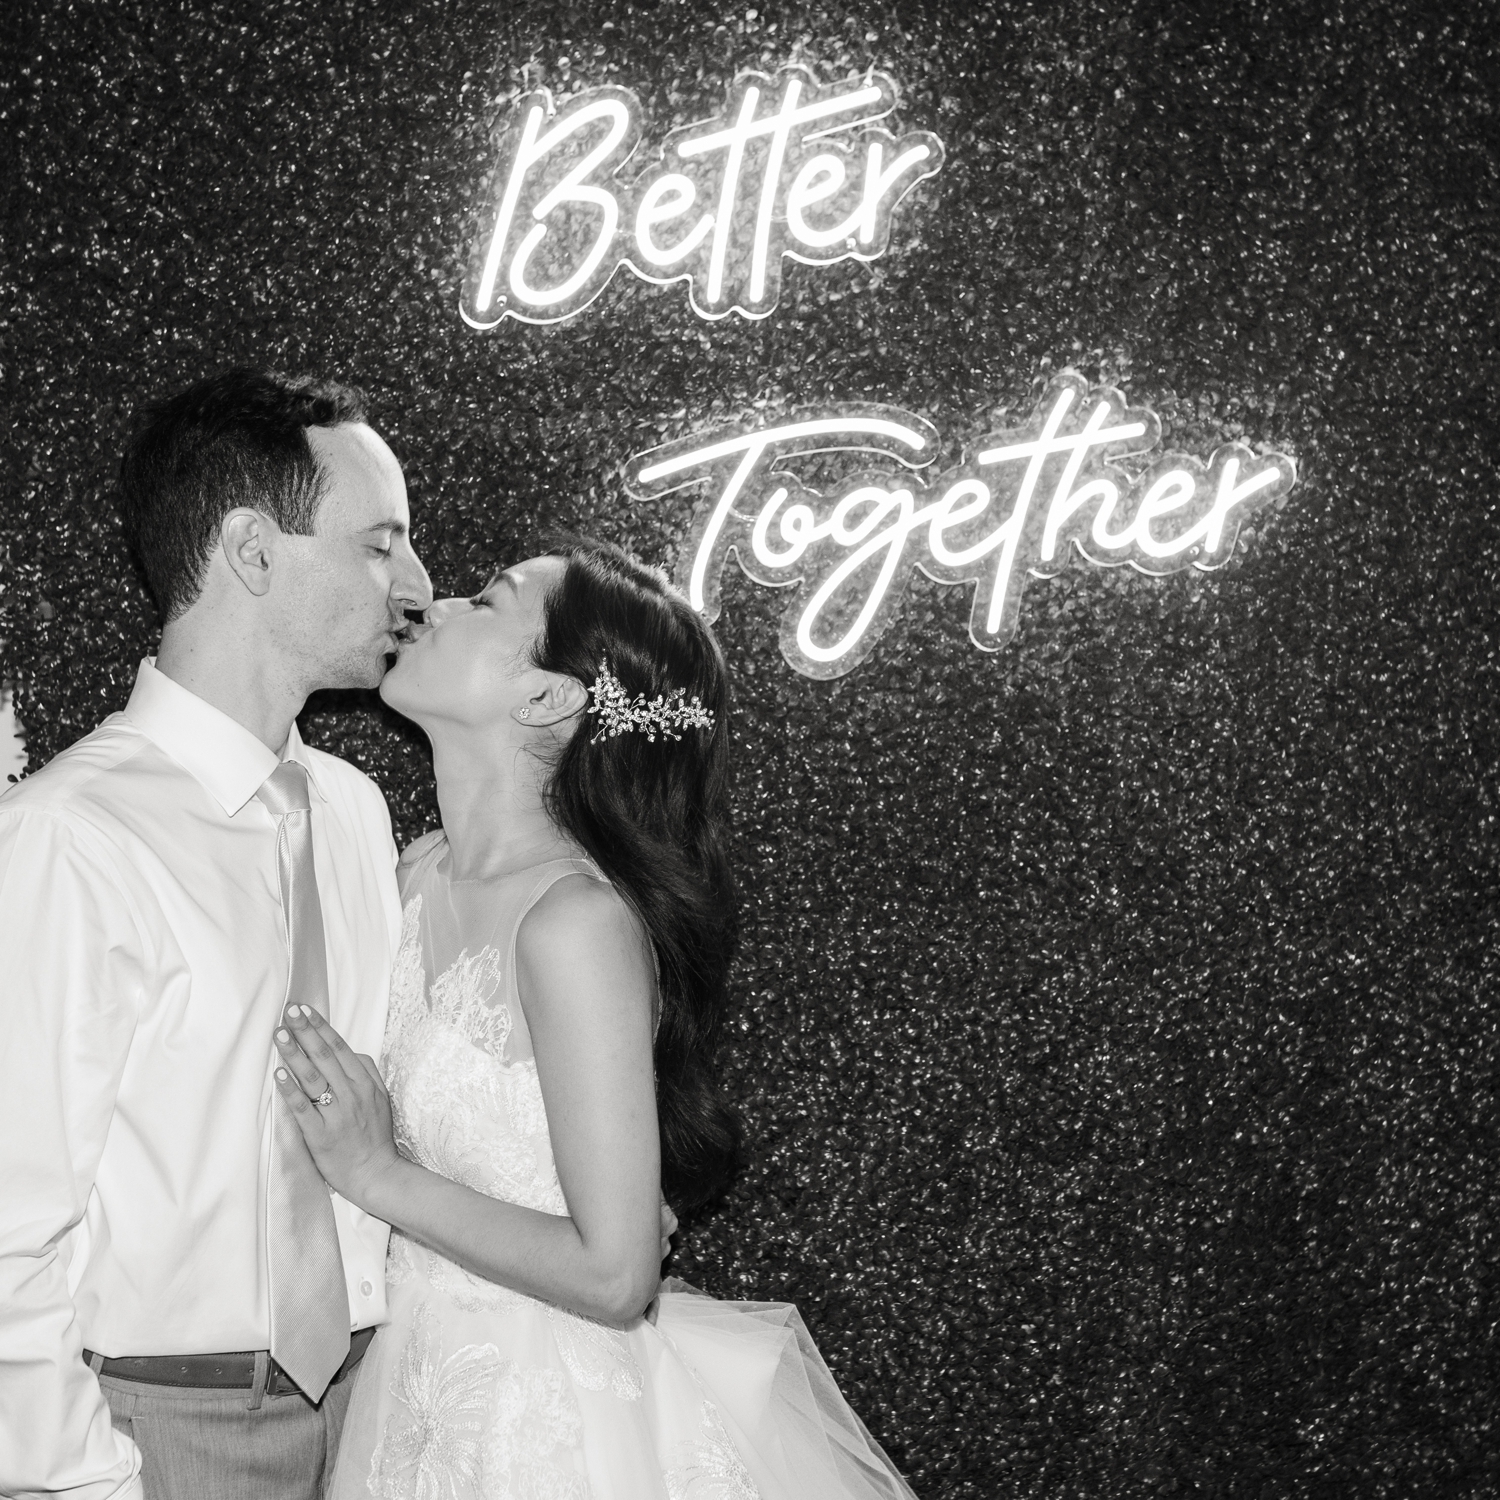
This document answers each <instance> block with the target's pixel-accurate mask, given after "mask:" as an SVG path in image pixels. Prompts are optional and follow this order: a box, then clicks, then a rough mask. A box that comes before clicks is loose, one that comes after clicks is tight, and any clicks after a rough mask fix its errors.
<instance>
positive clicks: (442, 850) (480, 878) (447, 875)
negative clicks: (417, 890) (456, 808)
mask: <svg viewBox="0 0 1500 1500" xmlns="http://www.w3.org/2000/svg"><path fill="white" fill-rule="evenodd" d="M451 854H452V845H451V844H449V842H448V838H447V835H446V834H445V835H444V836H443V838H442V841H441V843H440V844H439V846H438V850H437V857H436V858H435V859H434V860H433V862H432V868H433V871H434V872H435V873H436V874H437V875H439V876H441V877H442V880H443V883H444V884H445V885H449V886H460V887H463V886H485V885H499V884H500V882H501V881H504V880H513V879H514V878H515V877H516V876H517V875H525V874H526V873H527V872H528V871H531V870H545V869H546V868H547V866H548V865H578V864H583V865H587V866H588V867H589V869H591V870H594V871H596V872H597V871H598V866H597V865H596V864H595V863H594V861H593V860H591V859H590V858H589V857H588V855H587V854H585V853H584V852H583V851H582V850H579V852H578V853H577V854H559V855H556V856H554V857H553V858H552V859H539V860H536V861H535V862H534V863H531V864H524V865H514V866H512V867H511V868H510V869H508V870H501V871H500V872H499V873H498V874H495V875H470V876H466V877H464V878H462V879H460V878H459V877H457V876H455V875H453V874H452V873H451V871H452V860H451ZM445 865H446V866H447V867H448V868H447V869H445V868H444V866H445ZM601 878H602V877H601Z"/></svg>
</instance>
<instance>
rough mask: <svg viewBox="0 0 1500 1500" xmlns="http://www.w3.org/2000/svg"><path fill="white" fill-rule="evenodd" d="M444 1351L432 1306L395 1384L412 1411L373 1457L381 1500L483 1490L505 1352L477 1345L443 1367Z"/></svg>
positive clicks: (390, 1428)
mask: <svg viewBox="0 0 1500 1500" xmlns="http://www.w3.org/2000/svg"><path fill="white" fill-rule="evenodd" d="M436 1344H437V1338H436V1335H435V1330H434V1328H433V1319H432V1314H431V1312H430V1311H429V1310H428V1309H427V1307H426V1305H425V1304H424V1305H423V1306H421V1307H419V1308H418V1309H417V1314H416V1317H415V1319H414V1320H413V1323H412V1331H411V1337H410V1338H408V1339H407V1342H406V1348H405V1349H404V1350H403V1351H402V1354H401V1363H400V1364H399V1365H397V1367H396V1375H395V1378H394V1380H393V1381H392V1382H391V1394H392V1395H393V1396H394V1397H395V1398H396V1399H397V1400H398V1401H399V1402H400V1403H401V1405H402V1406H403V1407H404V1408H405V1410H404V1411H396V1412H393V1413H392V1414H391V1415H390V1416H389V1417H387V1418H386V1423H385V1431H384V1432H383V1433H382V1434H381V1437H380V1441H379V1442H378V1443H377V1444H376V1445H375V1452H374V1453H373V1454H372V1455H371V1457H370V1480H369V1488H370V1493H371V1494H372V1495H375V1496H379V1497H381V1500H462V1497H463V1496H465V1495H471V1494H473V1492H474V1487H475V1486H476V1485H477V1484H478V1482H479V1475H480V1464H481V1460H482V1455H483V1450H484V1441H485V1438H486V1436H487V1434H486V1431H485V1428H486V1425H487V1423H486V1413H487V1411H488V1408H489V1404H490V1399H489V1398H490V1391H491V1389H492V1388H493V1386H494V1383H495V1377H496V1376H497V1375H498V1374H499V1371H500V1366H501V1363H502V1361H501V1358H500V1351H499V1350H498V1349H496V1348H495V1346H494V1345H493V1344H470V1345H468V1346H467V1347H465V1348H463V1349H459V1350H458V1351H456V1352H455V1353H453V1354H450V1355H449V1356H448V1358H447V1359H445V1360H442V1361H441V1362H439V1360H438V1356H437V1352H436V1349H435V1346H436Z"/></svg>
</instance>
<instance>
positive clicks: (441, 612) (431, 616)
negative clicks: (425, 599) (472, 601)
mask: <svg viewBox="0 0 1500 1500" xmlns="http://www.w3.org/2000/svg"><path fill="white" fill-rule="evenodd" d="M467 604H468V600H467V599H434V600H433V602H432V603H431V604H429V605H428V606H427V615H426V620H427V623H428V624H429V625H441V624H442V623H443V621H444V620H446V619H447V618H448V616H449V615H451V614H452V613H453V612H454V610H456V609H463V608H464V607H466V606H467Z"/></svg>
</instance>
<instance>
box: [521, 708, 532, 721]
mask: <svg viewBox="0 0 1500 1500" xmlns="http://www.w3.org/2000/svg"><path fill="white" fill-rule="evenodd" d="M521 717H522V718H523V719H529V718H530V717H531V710H530V709H529V708H523V709H522V710H521Z"/></svg>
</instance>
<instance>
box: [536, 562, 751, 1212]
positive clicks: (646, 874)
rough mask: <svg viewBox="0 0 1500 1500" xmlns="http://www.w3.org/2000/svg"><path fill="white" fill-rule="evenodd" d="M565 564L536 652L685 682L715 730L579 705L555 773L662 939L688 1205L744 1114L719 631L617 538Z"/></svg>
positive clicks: (734, 1140)
mask: <svg viewBox="0 0 1500 1500" xmlns="http://www.w3.org/2000/svg"><path fill="white" fill-rule="evenodd" d="M548 551H549V553H550V555H552V556H555V557H561V558H563V559H564V560H565V561H566V563H567V567H566V569H565V570H564V572H563V575H562V577H561V579H560V580H559V582H558V583H557V584H556V585H555V587H553V588H552V589H551V590H550V592H549V593H548V595H547V598H546V602H545V605H544V615H543V624H542V629H541V631H540V632H539V634H538V636H537V639H536V643H535V645H534V646H533V648H532V661H533V663H534V664H535V665H536V666H537V667H540V668H541V669H542V670H543V671H547V672H559V673H563V674H564V675H566V676H568V677H573V678H576V679H577V680H578V681H579V682H581V683H583V684H584V686H585V687H592V686H593V684H594V681H595V678H596V677H597V675H598V672H599V669H600V666H601V664H602V663H604V662H606V661H607V662H608V663H609V667H610V670H611V671H612V672H613V673H614V675H615V676H616V677H617V678H618V679H619V681H620V684H621V686H622V687H623V688H624V689H625V691H626V693H628V694H629V695H630V697H631V698H632V699H633V698H634V697H635V695H636V694H637V693H644V694H645V695H646V698H647V700H648V701H649V700H650V699H653V698H655V697H656V696H657V695H658V694H659V693H660V694H670V693H673V692H675V691H676V690H677V689H679V688H681V689H684V690H685V691H686V694H687V698H688V700H689V701H691V700H692V699H693V698H695V697H696V698H698V699H699V700H701V702H702V704H703V706H704V707H705V708H707V709H710V710H712V712H713V716H714V721H713V727H712V728H711V729H695V728H686V729H683V730H682V731H681V735H682V737H681V739H678V740H672V739H665V738H663V737H662V736H661V735H659V734H658V735H657V737H656V739H655V741H654V742H653V741H650V740H648V739H647V738H646V736H645V734H643V733H640V732H638V731H632V732H630V733H626V734H620V735H616V736H614V737H613V738H609V737H606V738H599V737H598V735H599V720H598V719H597V718H596V717H591V716H589V715H587V714H581V715H579V721H578V726H577V728H576V729H575V731H574V733H573V737H572V739H571V740H569V741H568V743H567V745H566V746H565V747H564V749H563V752H562V754H561V756H560V757H559V758H558V761H557V764H556V766H555V768H554V770H553V772H552V776H551V779H550V782H549V784H548V786H547V805H548V809H549V811H550V812H551V814H552V817H553V819H554V820H555V821H556V822H557V824H558V825H559V826H560V827H561V828H562V829H564V830H565V831H566V832H567V833H568V834H569V835H571V836H572V837H573V838H574V839H575V840H577V842H578V843H579V844H580V845H582V847H583V848H584V849H585V850H586V851H587V853H588V854H589V856H590V857H591V858H592V859H593V860H594V862H595V863H596V864H597V865H598V866H599V868H600V869H601V870H602V871H603V872H604V874H605V875H606V876H608V877H609V879H610V880H611V881H612V882H613V884H614V886H615V888H616V889H617V890H618V891H619V892H620V893H621V894H622V895H623V896H624V897H625V898H626V900H628V901H629V902H630V904H631V905H632V906H633V907H634V908H635V910H636V912H637V913H638V914H639V916H640V918H641V920H642V921H643V922H644V923H645V925H646V930H647V931H648V932H649V933H650V936H651V942H652V945H653V947H654V949H655V952H656V963H657V970H658V977H659V993H660V998H659V1007H660V1008H659V1015H658V1020H657V1029H656V1046H655V1054H656V1108H657V1118H658V1122H659V1125H660V1130H661V1155H662V1187H663V1190H664V1192H665V1193H666V1196H667V1198H668V1200H669V1201H670V1202H671V1203H672V1204H673V1205H674V1206H675V1207H677V1208H679V1209H687V1208H692V1207H695V1206H697V1205H698V1204H701V1203H704V1202H707V1201H708V1200H709V1199H711V1198H713V1197H715V1196H716V1195H717V1194H719V1193H720V1192H722V1191H723V1189H724V1188H725V1187H726V1186H727V1184H728V1182H729V1179H730V1177H731V1176H732V1174H733V1172H734V1168H735V1166H736V1163H737V1160H738V1156H739V1146H740V1133H739V1126H738V1124H737V1122H736V1120H735V1117H734V1115H733V1114H732V1113H731V1112H730V1111H729V1109H728V1107H727V1106H726V1105H725V1103H724V1101H723V1099H722V1098H721V1097H720V1095H719V1092H718V1090H717V1088H716V1086H715V1083H714V1078H713V1064H714V1054H715V1051H716V1049H717V1046H718V1041H719V1033H720V1030H721V1026H722V1022H723V1016H724V1007H725V990H726V984H727V980H728V974H729V961H730V958H731V956H732V955H733V952H734V946H735V939H736V936H737V927H738V923H737V912H736V901H735V890H734V879H733V876H732V874H731V871H730V865H729V857H728V851H727V848H726V845H727V843H728V833H729V775H728V773H729V754H728V750H729V730H728V724H727V722H726V720H727V714H726V710H727V708H728V686H727V681H726V674H725V670H724V658H723V656H722V655H721V653H720V651H719V646H718V642H717V641H715V640H714V638H713V634H712V632H710V630H709V628H708V626H707V625H706V624H705V623H704V621H703V620H702V618H701V617H700V616H699V615H698V613H697V612H696V611H695V610H694V609H693V608H692V607H691V606H690V605H689V604H688V602H687V600H686V599H684V598H683V597H682V596H681V595H680V594H679V593H678V592H677V591H676V590H675V589H674V588H673V587H672V586H671V584H670V583H668V582H667V580H666V578H665V577H664V576H663V575H662V574H660V573H659V572H657V571H656V570H655V569H653V568H648V567H646V566H645V565H644V564H642V563H639V562H637V561H636V560H635V559H634V558H633V557H631V556H630V555H629V554H628V553H626V552H622V551H621V550H620V549H619V548H618V547H613V546H610V545H609V544H608V543H606V542H599V541H595V540H593V539H591V538H587V537H568V538H565V539H564V540H562V541H561V542H560V543H558V544H556V545H554V546H552V547H550V548H549V549H548Z"/></svg>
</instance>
